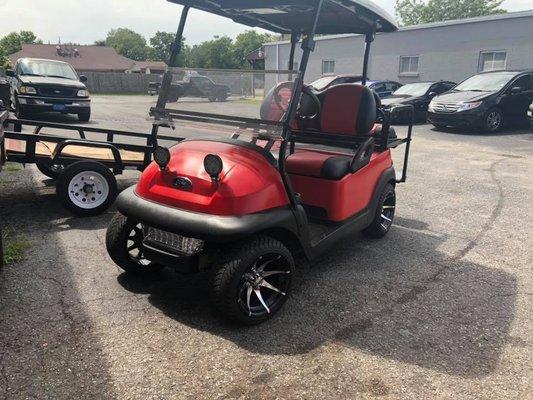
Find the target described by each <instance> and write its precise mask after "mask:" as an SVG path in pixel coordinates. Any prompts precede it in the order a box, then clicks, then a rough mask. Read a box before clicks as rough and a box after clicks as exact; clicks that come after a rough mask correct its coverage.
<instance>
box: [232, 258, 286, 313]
mask: <svg viewBox="0 0 533 400" xmlns="http://www.w3.org/2000/svg"><path fill="white" fill-rule="evenodd" d="M290 273H291V271H290V264H289V262H288V260H286V259H285V258H284V257H283V256H282V255H280V254H273V253H271V254H265V255H262V256H261V257H259V258H258V259H257V260H256V261H255V262H253V263H252V265H251V267H250V268H249V269H248V270H247V271H246V272H245V273H244V274H243V275H242V277H241V281H240V284H239V287H238V294H237V302H238V303H239V306H240V307H241V309H242V310H243V311H244V312H245V313H246V314H247V315H248V316H249V317H251V316H262V315H265V314H270V313H271V310H273V309H276V308H277V306H278V305H279V303H281V302H283V298H284V297H285V296H286V295H287V291H288V288H289V287H290V282H291V276H290Z"/></svg>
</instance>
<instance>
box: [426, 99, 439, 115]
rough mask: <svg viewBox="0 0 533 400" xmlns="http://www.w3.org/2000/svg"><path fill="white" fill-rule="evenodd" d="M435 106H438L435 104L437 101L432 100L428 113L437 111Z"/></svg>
mask: <svg viewBox="0 0 533 400" xmlns="http://www.w3.org/2000/svg"><path fill="white" fill-rule="evenodd" d="M435 104H437V103H436V102H435V100H431V102H430V103H429V106H428V111H430V112H433V111H435Z"/></svg>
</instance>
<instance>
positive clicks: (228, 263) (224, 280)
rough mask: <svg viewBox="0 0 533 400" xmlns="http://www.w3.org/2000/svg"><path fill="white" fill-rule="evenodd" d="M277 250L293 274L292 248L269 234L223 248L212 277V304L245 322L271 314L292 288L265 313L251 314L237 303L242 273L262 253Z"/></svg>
mask: <svg viewBox="0 0 533 400" xmlns="http://www.w3.org/2000/svg"><path fill="white" fill-rule="evenodd" d="M271 253H275V254H276V253H277V254H280V255H281V256H283V257H284V258H285V259H286V260H287V261H288V266H287V267H288V268H289V270H290V272H291V273H290V275H293V273H294V268H295V267H294V259H293V257H292V254H291V252H290V251H289V250H288V249H287V247H285V245H284V244H283V243H281V242H280V241H278V240H276V239H274V238H272V237H269V236H262V235H259V236H255V237H252V238H250V239H249V240H246V241H244V242H242V243H238V244H236V245H234V246H232V247H231V248H229V249H224V251H223V254H224V255H223V257H222V259H221V260H220V262H219V263H217V264H216V265H214V266H213V268H212V270H211V271H210V278H209V294H210V298H211V301H212V303H213V306H214V308H215V309H217V310H218V311H219V312H220V313H222V314H223V315H224V316H225V317H227V318H228V319H230V320H231V321H233V322H236V323H238V324H242V325H257V324H260V323H262V322H264V321H266V320H268V319H269V318H271V317H272V316H273V315H274V314H276V312H277V311H279V309H280V308H281V307H282V306H283V304H284V303H285V301H286V300H287V297H288V296H289V292H290V281H289V286H288V288H287V289H286V291H285V293H286V295H285V296H283V297H282V298H281V300H280V302H279V303H278V304H276V306H275V307H274V308H272V309H271V310H270V313H269V314H266V315H263V316H254V315H252V316H249V315H248V314H247V313H245V312H244V311H243V309H242V308H241V306H240V305H239V303H238V290H239V285H240V282H241V278H242V276H243V274H244V273H245V272H246V271H247V270H248V268H249V267H250V266H251V264H252V263H254V262H255V261H256V260H257V259H258V258H259V257H260V256H262V255H264V254H271Z"/></svg>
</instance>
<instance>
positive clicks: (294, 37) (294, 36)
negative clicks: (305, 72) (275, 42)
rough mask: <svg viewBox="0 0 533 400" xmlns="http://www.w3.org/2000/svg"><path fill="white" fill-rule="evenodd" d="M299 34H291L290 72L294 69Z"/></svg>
mask: <svg viewBox="0 0 533 400" xmlns="http://www.w3.org/2000/svg"><path fill="white" fill-rule="evenodd" d="M298 36H299V35H298V32H294V31H293V32H292V33H291V54H290V55H289V70H291V71H292V70H293V69H294V52H295V50H296V43H298Z"/></svg>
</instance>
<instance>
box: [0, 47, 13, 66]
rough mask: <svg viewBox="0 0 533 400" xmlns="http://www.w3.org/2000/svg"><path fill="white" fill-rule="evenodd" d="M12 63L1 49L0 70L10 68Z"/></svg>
mask: <svg viewBox="0 0 533 400" xmlns="http://www.w3.org/2000/svg"><path fill="white" fill-rule="evenodd" d="M10 67H11V63H10V62H9V58H7V55H6V54H5V53H4V50H3V49H2V48H1V47H0V68H5V69H7V68H10Z"/></svg>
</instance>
